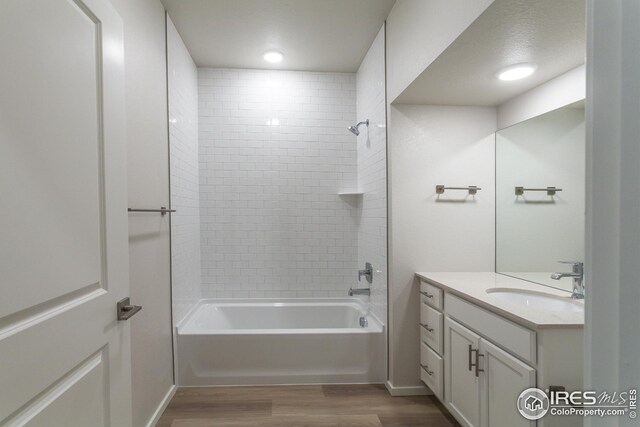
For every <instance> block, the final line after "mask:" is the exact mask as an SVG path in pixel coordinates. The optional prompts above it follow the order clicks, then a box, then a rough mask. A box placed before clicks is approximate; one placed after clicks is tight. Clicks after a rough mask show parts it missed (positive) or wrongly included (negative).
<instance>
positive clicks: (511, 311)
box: [416, 272, 584, 329]
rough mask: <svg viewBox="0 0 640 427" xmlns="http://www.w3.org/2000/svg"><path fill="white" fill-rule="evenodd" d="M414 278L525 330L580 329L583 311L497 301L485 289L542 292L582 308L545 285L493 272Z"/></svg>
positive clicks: (557, 290) (419, 275) (432, 273)
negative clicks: (514, 323) (556, 309)
mask: <svg viewBox="0 0 640 427" xmlns="http://www.w3.org/2000/svg"><path fill="white" fill-rule="evenodd" d="M416 276H418V277H419V278H420V279H422V280H424V281H426V282H429V283H431V284H433V285H435V286H438V287H440V288H442V289H444V290H445V291H447V292H450V293H452V294H454V295H457V296H459V297H460V298H463V299H465V300H467V301H470V302H473V303H474V304H476V305H478V306H480V307H483V308H485V309H487V310H489V311H492V312H494V313H497V314H499V315H501V316H503V317H506V318H508V319H509V320H512V321H514V322H516V323H518V324H520V325H522V326H525V327H528V328H533V329H544V328H583V327H584V310H582V311H577V312H571V311H552V310H545V309H540V308H533V307H527V306H526V305H522V304H518V303H512V302H507V301H503V300H500V299H497V298H496V296H495V295H492V294H490V293H487V289H492V288H507V289H521V290H525V291H533V292H542V293H545V294H550V295H555V296H560V297H563V298H566V299H567V300H569V301H572V302H575V303H576V304H581V305H582V306H583V307H584V303H583V302H582V301H575V300H571V299H570V295H571V294H570V293H569V292H566V291H561V290H559V289H553V288H550V287H548V286H543V285H538V284H535V283H531V282H528V281H526V280H520V279H516V278H514V277H509V276H505V275H503V274H498V273H494V272H470V273H448V272H426V273H416ZM445 309H446V307H445Z"/></svg>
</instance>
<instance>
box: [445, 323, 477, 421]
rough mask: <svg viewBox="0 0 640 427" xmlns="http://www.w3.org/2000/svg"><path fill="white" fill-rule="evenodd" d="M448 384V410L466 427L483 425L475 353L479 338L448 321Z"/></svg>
mask: <svg viewBox="0 0 640 427" xmlns="http://www.w3.org/2000/svg"><path fill="white" fill-rule="evenodd" d="M444 333H445V336H444V342H445V350H444V352H445V358H446V362H445V380H444V381H445V382H444V384H445V385H444V393H445V401H446V404H447V406H448V409H449V410H450V411H451V413H452V414H453V416H454V417H455V418H456V419H457V420H458V422H460V424H462V425H463V426H466V427H478V426H479V425H480V378H479V376H478V373H476V368H475V364H476V361H477V359H476V352H477V351H478V350H479V347H480V337H479V336H478V335H476V334H474V333H473V332H471V331H470V330H469V329H467V328H465V327H464V326H462V325H460V324H459V323H457V322H455V321H453V320H451V319H449V318H448V317H447V318H445V322H444Z"/></svg>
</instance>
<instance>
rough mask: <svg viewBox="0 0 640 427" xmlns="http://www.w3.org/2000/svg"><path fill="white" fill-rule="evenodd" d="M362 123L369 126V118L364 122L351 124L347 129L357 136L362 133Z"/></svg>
mask: <svg viewBox="0 0 640 427" xmlns="http://www.w3.org/2000/svg"><path fill="white" fill-rule="evenodd" d="M360 125H367V127H369V119H367V120H365V121H364V122H360V123H358V124H357V125H353V126H349V127H348V128H347V129H348V130H349V132H351V133H352V134H354V135H355V136H358V135H360V130H359V129H358V128H359V127H360Z"/></svg>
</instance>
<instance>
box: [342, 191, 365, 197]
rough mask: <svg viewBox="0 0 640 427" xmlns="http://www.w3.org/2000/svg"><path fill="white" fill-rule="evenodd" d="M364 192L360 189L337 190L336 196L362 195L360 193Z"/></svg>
mask: <svg viewBox="0 0 640 427" xmlns="http://www.w3.org/2000/svg"><path fill="white" fill-rule="evenodd" d="M363 194H364V192H363V191H361V190H353V191H340V192H338V196H341V197H342V196H344V197H351V196H353V197H362V195H363Z"/></svg>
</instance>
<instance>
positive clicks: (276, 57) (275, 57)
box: [264, 50, 284, 64]
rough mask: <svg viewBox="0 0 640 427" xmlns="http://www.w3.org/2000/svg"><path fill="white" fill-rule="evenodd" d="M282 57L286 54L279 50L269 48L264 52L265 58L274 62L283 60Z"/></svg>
mask: <svg viewBox="0 0 640 427" xmlns="http://www.w3.org/2000/svg"><path fill="white" fill-rule="evenodd" d="M282 58H284V55H283V54H282V52H278V51H277V50H268V51H266V52H265V53H264V60H265V61H267V62H271V63H273V64H275V63H277V62H280V61H282Z"/></svg>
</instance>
